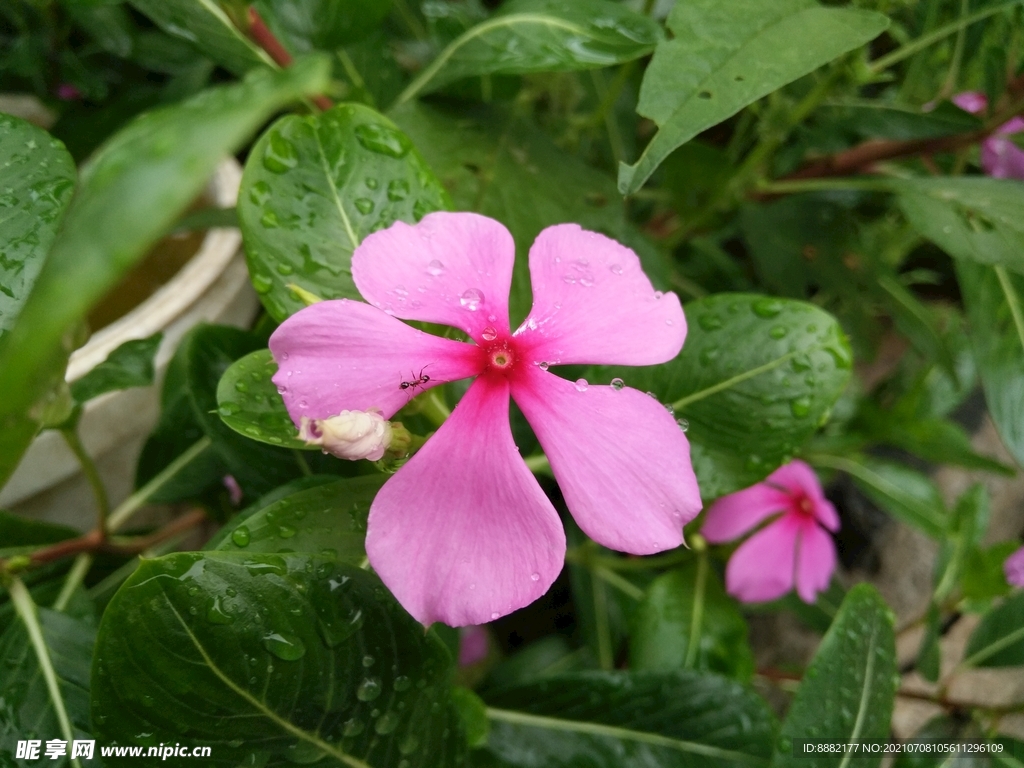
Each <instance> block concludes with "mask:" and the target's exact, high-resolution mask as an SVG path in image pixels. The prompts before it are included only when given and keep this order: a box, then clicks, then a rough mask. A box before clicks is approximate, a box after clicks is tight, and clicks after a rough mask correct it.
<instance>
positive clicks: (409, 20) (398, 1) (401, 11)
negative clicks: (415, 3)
mask: <svg viewBox="0 0 1024 768" xmlns="http://www.w3.org/2000/svg"><path fill="white" fill-rule="evenodd" d="M394 3H395V4H394V7H395V9H396V10H397V11H398V15H399V16H401V17H402V21H403V22H404V23H405V26H407V27H408V28H409V31H410V32H412V34H413V37H415V38H416V39H417V40H421V41H425V40H427V39H428V36H427V30H426V29H425V28H424V27H423V25H422V24H420V20H419V19H417V18H416V14H414V13H413V12H412V10H410V8H409V6H408V5H407V4H406V2H405V0H394Z"/></svg>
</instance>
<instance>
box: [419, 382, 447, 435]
mask: <svg viewBox="0 0 1024 768" xmlns="http://www.w3.org/2000/svg"><path fill="white" fill-rule="evenodd" d="M419 406H420V409H419V413H421V414H423V415H424V416H426V417H427V418H428V419H429V420H430V423H431V424H433V425H434V426H435V427H440V426H441V425H442V424H444V423H445V421H447V420H448V417H449V416H451V415H452V412H451V410H450V409H449V408H448V406H447V405H445V403H444V401H443V400H442V399H441V394H440V392H438V391H437V390H434V389H432V390H430V391H429V392H427V393H426V394H425V395H424V396H423V397H421V398H420V401H419Z"/></svg>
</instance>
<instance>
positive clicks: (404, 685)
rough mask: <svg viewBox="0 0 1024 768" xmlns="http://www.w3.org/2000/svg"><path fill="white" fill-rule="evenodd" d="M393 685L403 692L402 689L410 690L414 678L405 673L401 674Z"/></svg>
mask: <svg viewBox="0 0 1024 768" xmlns="http://www.w3.org/2000/svg"><path fill="white" fill-rule="evenodd" d="M392 685H393V687H394V689H395V690H396V691H398V692H399V693H401V692H402V691H408V690H409V689H410V688H412V680H410V679H409V678H408V677H406V676H405V675H399V676H398V677H396V678H395V682H394V683H393V684H392Z"/></svg>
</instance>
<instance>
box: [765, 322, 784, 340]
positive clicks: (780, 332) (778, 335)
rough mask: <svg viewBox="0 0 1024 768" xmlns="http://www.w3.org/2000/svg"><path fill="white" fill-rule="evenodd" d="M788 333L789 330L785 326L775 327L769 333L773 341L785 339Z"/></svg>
mask: <svg viewBox="0 0 1024 768" xmlns="http://www.w3.org/2000/svg"><path fill="white" fill-rule="evenodd" d="M787 333H789V329H788V328H787V327H786V326H784V325H773V326H772V327H771V328H770V329H769V331H768V335H769V336H771V337H772V338H773V339H784V338H786V334H787Z"/></svg>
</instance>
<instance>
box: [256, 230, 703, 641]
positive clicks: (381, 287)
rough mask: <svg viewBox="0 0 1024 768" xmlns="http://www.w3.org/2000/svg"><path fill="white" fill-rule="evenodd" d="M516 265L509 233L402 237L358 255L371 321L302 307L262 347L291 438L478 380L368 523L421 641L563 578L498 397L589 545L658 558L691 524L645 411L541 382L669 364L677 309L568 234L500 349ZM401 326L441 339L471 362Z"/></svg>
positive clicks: (598, 391)
mask: <svg viewBox="0 0 1024 768" xmlns="http://www.w3.org/2000/svg"><path fill="white" fill-rule="evenodd" d="M514 259H515V245H514V243H513V241H512V236H511V235H510V234H509V233H508V230H506V229H505V228H504V227H503V226H502V225H501V224H499V223H498V222H496V221H493V220H491V219H488V218H485V217H483V216H478V215H476V214H471V213H433V214H430V215H428V216H426V217H425V218H424V219H423V220H422V221H421V222H420V223H419V224H417V225H415V226H409V225H407V224H403V223H396V224H394V225H393V226H392V227H390V228H389V229H386V230H382V231H380V232H377V233H374V234H372V235H370V236H369V237H367V238H366V239H365V240H364V241H363V243H362V245H360V246H359V247H358V248H357V249H356V251H355V253H354V254H353V256H352V277H353V280H354V281H355V284H356V286H357V287H358V289H359V292H360V293H361V294H362V295H363V296H364V297H365V298H366V299H367V300H368V301H369V302H370V304H363V303H361V302H358V301H348V300H340V301H324V302H320V303H318V304H313V305H312V306H309V307H306V308H305V309H303V310H301V311H300V312H298V313H296V314H295V315H293V316H292V317H290V318H289V319H287V320H286V321H285V322H284V323H282V324H281V327H280V328H278V330H277V331H276V332H275V333H274V335H273V336H272V337H271V338H270V349H271V351H272V352H273V355H274V358H275V359H276V360H277V364H278V372H277V374H276V375H275V376H274V382H275V383H276V384H277V385H278V388H279V389H280V391H281V392H282V396H283V397H284V401H285V404H286V405H287V407H288V412H289V413H290V414H291V417H292V420H293V421H294V422H295V424H296V425H297V426H298V425H299V424H300V423H301V420H302V418H303V417H306V418H311V419H324V418H326V417H328V416H330V415H332V414H336V413H338V412H339V411H342V410H361V411H368V410H370V409H371V408H375V409H378V410H379V411H380V412H381V413H382V414H383V416H384V418H391V417H392V416H393V415H394V414H395V412H396V411H398V410H399V409H400V408H402V407H403V406H404V405H406V403H408V402H409V400H410V399H411V398H412V397H414V396H415V395H416V394H417V393H419V392H422V391H424V390H426V389H429V388H430V387H433V386H436V385H438V384H442V383H445V382H450V381H456V380H458V379H464V378H467V377H471V376H475V377H476V380H475V381H474V382H473V383H472V385H471V386H470V388H469V391H468V392H466V394H465V395H464V396H463V398H462V400H461V402H460V403H459V404H458V406H457V407H456V408H455V410H454V412H453V413H452V415H451V416H450V417H449V418H448V420H447V421H445V423H444V424H443V425H442V426H441V427H440V428H439V429H438V431H437V433H436V434H435V435H434V436H433V437H432V438H431V439H430V440H429V441H428V442H427V443H426V444H425V445H424V446H423V447H422V448H421V449H420V450H419V451H418V452H417V453H416V454H415V455H413V457H412V458H411V459H410V460H409V461H408V462H407V463H406V464H405V466H403V467H402V468H401V469H400V470H399V471H398V472H397V473H396V474H395V475H394V476H393V477H392V478H391V479H389V480H388V482H387V483H386V484H385V485H384V487H383V488H382V489H381V490H380V492H379V493H378V494H377V498H376V499H375V500H374V502H373V505H372V507H371V509H370V518H369V525H368V531H367V536H366V551H367V553H368V555H369V557H370V563H371V564H372V565H373V568H374V570H375V571H376V572H377V574H378V575H379V576H380V577H381V579H383V581H384V583H385V584H386V585H387V586H388V588H389V589H390V590H391V591H392V592H393V593H394V595H395V596H396V597H397V598H398V600H399V601H400V602H401V603H402V605H403V606H405V608H406V610H408V611H409V613H411V614H412V615H413V616H414V617H416V618H417V619H418V620H419V621H420V622H422V623H424V624H429V623H431V622H434V621H443V622H445V623H447V624H449V625H452V626H464V625H469V624H483V623H486V622H488V621H491V620H493V619H496V618H498V617H499V616H503V615H505V614H507V613H510V612H511V611H514V610H516V609H517V608H520V607H522V606H524V605H527V604H529V603H531V602H532V601H534V600H536V599H537V598H538V597H540V596H541V595H542V594H544V593H545V592H546V591H547V589H548V587H550V586H551V583H552V582H553V581H554V580H555V578H556V577H557V576H558V573H559V572H560V571H561V569H562V563H563V560H564V555H565V533H564V531H563V530H562V524H561V521H560V520H559V519H558V514H557V513H556V512H555V509H554V507H553V506H552V504H551V502H550V501H549V500H548V497H547V496H546V495H545V494H544V492H543V491H542V490H541V487H540V485H539V484H538V483H537V480H536V479H535V478H534V476H533V473H532V472H531V471H530V470H529V469H528V468H527V466H526V464H524V463H523V460H522V458H521V457H520V456H519V452H518V449H517V448H516V445H515V443H514V442H513V439H512V431H511V428H510V426H509V399H510V397H511V398H512V399H514V400H515V401H516V403H517V404H518V405H519V408H520V409H521V410H522V412H523V413H524V414H525V415H526V418H527V420H528V421H529V422H530V425H531V426H532V427H533V430H534V432H535V433H536V435H537V439H538V440H539V441H540V444H541V446H542V447H543V448H544V451H545V453H546V454H547V456H548V459H549V461H550V463H551V468H552V472H553V474H554V475H555V478H556V479H557V481H558V484H559V486H560V488H561V490H562V494H563V496H564V497H565V502H566V505H567V506H568V508H569V510H570V512H571V513H572V515H573V517H575V518H576V521H577V522H578V523H579V525H580V527H581V528H582V529H583V530H584V531H585V532H586V533H587V534H588V535H589V536H590V537H591V538H593V539H594V540H595V541H597V542H599V543H601V544H604V545H605V546H607V547H610V548H612V549H617V550H621V551H624V552H631V553H634V554H649V553H653V552H660V551H663V550H666V549H671V548H674V547H677V546H679V545H680V544H681V543H682V528H683V524H684V523H686V522H688V521H690V520H691V519H693V518H694V517H695V516H696V515H697V513H698V512H699V510H700V506H701V502H700V495H699V492H698V489H697V481H696V478H695V477H694V474H693V469H692V467H691V465H690V448H689V444H688V443H687V441H686V437H685V436H684V435H683V432H682V430H680V429H679V427H678V425H677V424H676V423H675V421H674V420H673V418H672V416H671V414H669V413H668V412H667V411H666V410H665V408H664V407H663V406H662V405H661V404H660V403H658V401H657V400H655V399H653V398H651V397H648V396H647V395H645V394H644V393H642V392H638V391H637V390H634V389H628V388H625V389H622V388H616V387H611V386H596V385H589V386H588V385H587V384H586V382H583V381H582V380H581V381H578V382H576V383H575V384H574V383H573V382H570V381H567V380H565V379H562V378H559V377H558V376H555V375H554V374H552V373H548V372H547V370H546V369H547V367H548V365H558V364H577V363H579V364H590V363H594V364H617V365H653V364H656V363H662V362H665V361H666V360H670V359H672V358H673V357H675V356H676V355H677V354H678V353H679V350H680V349H681V348H682V345H683V340H684V338H685V336H686V320H685V318H684V317H683V311H682V307H681V306H680V305H679V299H678V298H676V296H675V295H674V294H665V295H664V296H662V295H661V294H660V293H656V292H655V290H654V288H653V287H652V286H651V283H650V281H649V280H648V279H647V277H646V275H644V273H643V271H642V270H641V268H640V261H639V259H638V258H637V256H636V254H634V253H633V252H632V251H631V250H629V249H628V248H625V247H624V246H622V245H619V244H618V243H616V242H615V241H613V240H610V239H608V238H607V237H604V236H603V235H599V234H596V233H594V232H586V231H583V230H581V229H580V228H579V227H578V226H576V225H575V224H561V225H558V226H555V227H549V228H548V229H546V230H544V231H543V232H541V233H540V235H539V236H538V237H537V240H536V241H535V242H534V244H533V247H532V248H531V249H530V257H529V266H530V275H531V278H532V283H533V309H532V310H531V312H530V315H529V317H528V318H527V319H526V320H525V321H524V322H523V324H522V326H520V327H519V329H518V330H516V331H515V332H514V333H513V332H512V331H511V329H510V326H509V318H508V298H507V297H508V294H509V290H510V288H511V285H512V265H513V261H514ZM371 305H372V306H371ZM397 318H402V319H404V320H418V321H424V322H429V323H440V324H444V325H449V326H454V327H455V328H458V329H460V330H462V331H463V332H464V333H466V334H467V335H468V336H469V337H470V338H471V339H472V343H463V342H460V341H453V340H451V339H446V338H441V337H439V336H432V335H430V334H427V333H423V332H422V331H419V330H416V329H414V328H412V327H410V326H408V325H406V324H405V323H403V322H400V320H398V319H397Z"/></svg>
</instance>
